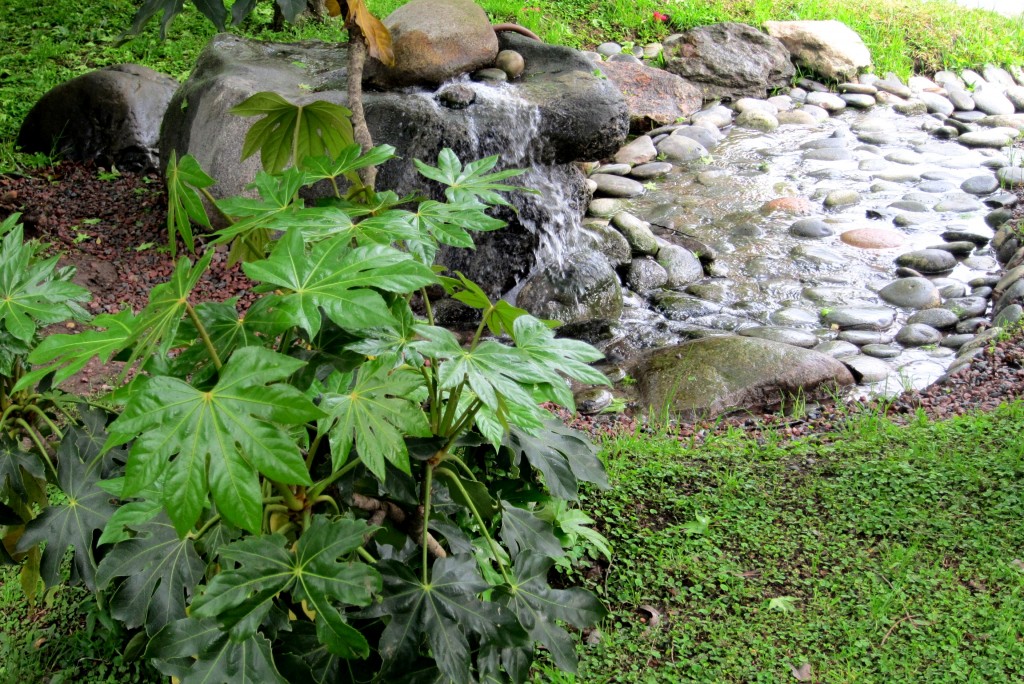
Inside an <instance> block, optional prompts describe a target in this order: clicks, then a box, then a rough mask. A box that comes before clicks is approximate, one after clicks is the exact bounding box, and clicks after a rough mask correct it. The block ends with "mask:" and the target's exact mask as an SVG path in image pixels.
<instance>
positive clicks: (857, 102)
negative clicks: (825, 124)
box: [839, 93, 878, 109]
mask: <svg viewBox="0 0 1024 684" xmlns="http://www.w3.org/2000/svg"><path fill="white" fill-rule="evenodd" d="M839 97H840V98H842V100H843V102H845V103H846V104H847V105H849V106H850V107H855V108H857V109H871V108H872V107H874V106H875V105H876V104H878V101H877V100H875V98H874V96H873V95H867V94H863V93H843V94H841V95H840V96H839Z"/></svg>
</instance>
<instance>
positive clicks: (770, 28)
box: [764, 20, 871, 81]
mask: <svg viewBox="0 0 1024 684" xmlns="http://www.w3.org/2000/svg"><path fill="white" fill-rule="evenodd" d="M764 28H765V30H766V31H767V32H768V35H770V36H772V37H774V38H778V39H779V40H780V41H782V44H783V45H785V46H786V49H787V50H789V52H790V53H791V54H792V55H793V59H794V61H796V63H797V64H799V65H801V66H803V67H805V68H807V69H810V70H811V71H813V72H814V73H816V74H818V75H819V76H821V77H823V78H826V79H831V80H834V81H848V80H850V79H852V78H853V77H854V76H856V75H857V73H858V72H859V71H860V70H861V69H867V68H868V67H870V66H871V51H870V50H868V48H867V46H866V45H865V44H864V41H863V40H861V37H860V36H859V35H857V32H856V31H854V30H853V29H851V28H850V27H849V26H847V25H846V24H844V23H843V22H841V21H835V20H829V21H766V22H765V23H764Z"/></svg>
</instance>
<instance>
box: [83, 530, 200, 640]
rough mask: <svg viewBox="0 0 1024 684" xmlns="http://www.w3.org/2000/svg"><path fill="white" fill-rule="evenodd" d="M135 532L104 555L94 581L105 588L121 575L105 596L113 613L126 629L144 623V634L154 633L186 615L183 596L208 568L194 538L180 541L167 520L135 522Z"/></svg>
mask: <svg viewBox="0 0 1024 684" xmlns="http://www.w3.org/2000/svg"><path fill="white" fill-rule="evenodd" d="M136 531H137V532H138V534H137V535H136V536H135V537H133V538H131V539H128V540H127V541H122V542H120V543H119V544H117V545H116V546H114V548H113V549H111V550H110V551H109V552H108V553H107V555H106V556H104V558H103V561H102V562H101V563H100V566H99V569H98V570H97V572H96V585H97V587H98V588H99V589H106V588H107V587H108V586H109V585H110V583H111V581H112V580H114V579H115V578H118V577H123V578H124V580H123V581H122V582H121V583H120V584H119V585H117V588H116V589H115V590H114V593H113V595H111V596H110V598H109V601H110V609H111V612H112V613H113V615H114V617H116V618H117V619H118V620H120V621H121V622H123V623H124V624H125V626H126V627H129V628H132V627H139V626H141V625H143V624H145V625H146V632H147V633H148V634H156V633H157V632H158V631H159V630H160V629H161V628H163V627H164V625H166V624H168V623H169V622H172V621H174V620H178V619H181V618H183V617H185V598H186V596H188V595H191V593H192V591H193V590H194V588H195V587H196V585H198V584H199V582H201V581H202V580H203V571H204V570H205V567H206V566H205V564H204V563H203V562H202V561H201V560H200V559H199V555H198V554H197V553H196V551H195V546H194V542H193V541H192V539H190V538H185V539H180V538H179V537H178V535H177V534H176V533H175V531H174V528H173V527H172V526H171V524H170V521H168V520H167V519H166V518H161V519H158V520H156V521H154V522H148V523H145V524H143V525H139V526H137V527H136Z"/></svg>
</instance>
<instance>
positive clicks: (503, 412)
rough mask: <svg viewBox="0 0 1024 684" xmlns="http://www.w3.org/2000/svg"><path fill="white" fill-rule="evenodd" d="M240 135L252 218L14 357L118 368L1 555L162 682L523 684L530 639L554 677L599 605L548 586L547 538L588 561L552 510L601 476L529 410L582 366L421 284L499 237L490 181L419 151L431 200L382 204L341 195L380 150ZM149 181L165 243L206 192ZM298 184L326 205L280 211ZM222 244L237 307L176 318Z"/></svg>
mask: <svg viewBox="0 0 1024 684" xmlns="http://www.w3.org/2000/svg"><path fill="white" fill-rule="evenodd" d="M279 100H280V98H277V99H275V98H272V97H268V96H265V95H263V96H260V97H258V98H257V99H254V100H251V101H249V102H247V103H243V106H242V107H241V109H240V110H239V111H240V112H241V113H243V114H254V113H256V114H259V113H260V112H259V111H258V110H259V109H260V107H265V108H266V111H264V112H262V113H263V114H264V117H265V118H264V119H262V120H261V121H262V122H265V121H267V119H268V118H269V117H270V116H271V112H272V111H276V112H278V113H279V114H280V113H281V112H283V110H284V109H285V108H286V105H287V103H285V105H282V103H281V101H279ZM261 102H262V104H260V103H261ZM331 107H333V105H325V106H324V107H321V108H320V109H321V113H322V114H323V115H324V116H327V117H328V118H330V116H334V115H337V116H341V115H343V113H344V112H343V111H342V110H340V108H338V109H331ZM285 118H287V117H285ZM300 120H301V121H300ZM302 121H305V122H306V123H305V124H303V123H302ZM295 125H296V126H302V125H306V126H312V124H310V123H309V118H303V117H296V122H295ZM285 128H286V129H287V126H285ZM253 130H254V131H255V133H252V132H250V133H251V134H250V138H249V140H248V141H247V143H246V151H247V153H251V154H255V153H256V152H261V154H263V159H264V162H265V164H266V162H267V160H268V159H270V160H274V161H273V162H272V163H269V164H266V166H267V168H265V170H264V171H263V172H261V173H260V174H259V175H258V176H257V177H256V178H255V180H254V183H253V186H252V187H253V188H254V189H255V190H256V192H257V194H258V197H257V198H228V199H222V200H216V202H215V207H216V210H217V212H218V213H219V214H220V219H221V223H222V224H226V225H225V227H223V228H221V229H220V230H219V231H216V232H215V233H213V235H212V239H211V240H210V243H209V244H207V245H206V251H205V253H203V254H202V255H201V256H199V257H198V259H197V261H196V262H195V263H193V262H192V260H191V259H190V258H188V257H182V258H180V260H179V261H178V264H177V268H176V270H175V271H174V273H173V275H172V277H171V279H170V280H169V282H167V283H165V284H162V285H160V286H158V287H156V288H154V289H153V291H152V292H151V295H150V299H149V304H148V306H146V307H145V308H144V309H143V310H142V311H140V312H138V313H133V312H131V311H122V312H120V313H118V314H114V315H103V316H99V317H97V318H96V319H95V320H94V321H93V328H92V329H90V330H87V331H84V332H81V333H79V334H77V335H55V336H52V337H49V338H47V339H45V340H44V341H43V342H42V343H41V344H40V345H39V346H38V347H37V348H36V349H35V350H34V351H33V352H32V353H31V355H30V360H31V361H32V362H33V363H35V364H38V366H39V370H38V371H37V373H42V374H52V377H53V380H54V382H60V381H61V380H63V379H65V378H67V377H69V376H70V375H71V374H73V373H74V372H76V371H77V370H78V369H80V368H81V367H82V366H83V364H85V363H86V362H87V361H88V360H89V359H91V358H94V357H99V358H100V359H101V360H102V361H109V360H111V359H113V358H117V359H119V360H122V361H124V362H125V363H126V369H130V370H133V371H134V376H133V377H132V379H131V380H130V381H129V382H127V383H126V384H125V385H124V386H123V387H122V388H120V389H118V390H116V391H115V392H114V393H113V394H112V395H111V396H110V397H108V398H107V399H106V401H107V402H108V404H109V405H110V407H111V411H110V413H109V414H106V416H105V415H104V414H103V413H101V412H98V411H94V410H90V411H84V412H83V421H82V426H81V427H79V428H76V429H75V430H73V431H70V432H68V434H65V435H64V440H63V442H62V443H61V445H60V448H59V451H60V453H59V454H58V456H59V458H58V462H57V464H56V468H57V471H58V472H57V473H56V474H55V477H54V480H55V482H56V484H58V485H59V486H60V487H61V489H63V491H64V493H65V495H66V497H67V503H66V504H63V505H61V506H54V507H52V508H50V509H48V510H47V511H46V512H45V513H44V514H43V515H42V516H40V517H39V518H37V519H35V520H32V521H31V522H29V523H28V525H27V527H26V529H25V531H24V534H23V536H22V537H21V540H20V541H19V543H18V546H17V548H18V550H19V551H21V552H26V551H27V550H29V549H35V550H38V548H39V547H38V546H37V544H38V542H40V541H42V540H45V541H46V544H45V547H44V548H43V549H42V568H43V573H42V574H43V578H44V579H45V581H46V582H47V583H52V582H55V581H57V580H58V575H59V566H60V562H61V559H63V558H64V556H65V553H66V552H67V550H68V549H69V547H71V548H73V554H74V555H73V564H72V565H73V568H74V572H75V576H76V577H78V578H81V579H82V580H83V581H85V583H86V584H87V585H88V586H89V587H91V588H93V589H94V590H95V591H96V593H97V595H98V596H99V597H100V598H101V600H102V602H103V604H104V605H105V606H107V607H108V609H109V612H110V614H112V616H113V617H114V618H116V619H117V620H120V621H121V622H122V623H123V624H124V625H125V626H126V627H127V628H129V629H131V630H137V632H136V635H135V637H134V639H133V646H134V648H135V650H144V654H145V656H146V657H147V658H149V659H151V660H152V662H153V663H154V664H155V666H156V667H157V668H158V669H159V670H160V671H161V672H163V673H165V674H168V675H172V676H175V677H178V678H179V679H180V680H181V681H182V682H230V683H232V684H234V683H237V682H261V683H265V682H310V681H312V682H343V681H351V682H371V681H374V682H384V681H386V682H399V681H409V682H413V681H415V682H420V681H424V682H427V681H429V682H435V681H436V682H459V683H463V682H472V681H481V682H483V681H487V682H501V681H513V682H522V681H524V680H526V679H527V677H528V673H529V669H530V666H531V663H532V662H533V660H534V658H535V655H536V654H537V652H538V647H540V648H543V649H544V650H546V652H547V656H546V657H548V658H550V660H551V661H553V663H554V664H555V665H556V666H557V667H559V668H562V669H564V670H567V671H573V670H574V669H575V666H576V655H575V645H574V641H573V639H572V638H571V635H570V634H569V632H568V631H567V628H569V627H575V628H583V627H586V626H589V625H593V624H594V623H595V622H596V621H598V620H599V619H600V618H601V617H602V616H603V615H604V609H603V607H602V605H601V604H600V602H599V601H598V600H597V598H596V597H595V596H594V595H593V594H591V593H589V592H588V591H585V590H584V589H582V588H568V589H566V588H554V587H552V586H551V585H550V584H549V574H550V571H551V569H552V567H553V565H554V564H555V563H556V562H564V561H565V559H566V558H567V557H568V556H569V555H570V552H572V553H575V554H576V555H577V556H578V553H579V552H578V549H568V548H567V545H569V544H574V543H577V542H579V541H580V540H584V539H586V540H590V542H591V544H592V547H591V548H592V549H593V550H594V551H595V552H600V553H607V552H608V549H607V546H606V545H605V543H604V540H603V538H602V537H601V536H600V535H599V534H597V533H596V532H595V531H593V530H590V529H588V528H586V527H585V525H584V523H585V522H587V521H588V519H586V518H585V516H582V514H581V513H580V512H579V511H578V510H575V509H573V508H572V507H571V506H568V505H566V502H567V501H570V502H571V501H573V500H576V499H577V497H578V490H579V488H580V486H581V483H583V482H587V483H592V484H593V485H595V486H598V487H605V486H607V480H606V476H605V473H604V470H603V467H602V465H601V463H600V461H599V460H598V458H597V456H596V451H595V449H594V447H593V446H592V445H591V444H590V443H589V441H588V440H587V439H586V438H585V437H584V436H583V435H581V434H579V433H577V432H575V431H573V430H570V429H568V428H566V427H564V426H563V425H562V423H560V422H559V421H558V420H556V419H554V417H553V416H552V415H551V414H550V413H549V412H548V411H547V410H546V409H545V408H543V407H542V404H543V403H544V402H553V403H556V404H559V405H562V406H566V407H569V408H572V406H573V397H572V393H571V391H570V389H569V386H568V384H567V378H572V379H575V380H577V381H580V382H584V383H604V382H606V381H605V379H604V376H603V375H602V374H601V373H600V372H598V371H597V370H595V369H593V368H592V367H591V366H590V365H589V364H590V363H592V362H594V361H596V360H598V359H599V358H600V354H599V353H598V352H597V351H596V350H594V349H593V348H592V347H590V346H589V345H587V344H584V343H582V342H578V341H574V340H569V339H561V338H558V337H556V336H555V334H554V331H553V329H552V327H551V324H550V322H546V321H541V320H538V319H536V318H534V317H533V316H530V315H529V314H527V313H526V312H525V311H523V310H521V309H518V308H516V307H514V306H512V305H510V304H508V303H507V302H504V301H497V302H495V301H491V300H490V299H489V298H488V297H487V296H486V294H485V293H484V291H483V290H482V289H481V288H479V287H478V286H477V285H475V284H474V283H472V282H471V281H469V280H468V279H467V278H465V277H464V276H462V275H461V274H458V273H456V274H453V275H452V276H445V275H442V273H443V269H442V268H440V267H437V266H435V265H434V258H435V256H436V254H437V252H438V249H439V246H440V245H451V246H456V247H465V248H471V247H472V246H473V239H472V232H473V231H481V230H494V229H497V228H499V227H500V226H501V225H502V224H501V222H500V221H498V220H496V219H494V218H492V217H490V216H488V215H487V213H486V211H485V210H486V209H487V207H488V205H490V204H494V203H503V202H505V201H506V200H505V199H504V197H503V196H502V193H504V192H507V191H511V190H514V188H512V187H510V186H507V185H505V184H503V183H502V181H504V180H505V179H507V178H509V177H511V176H513V175H515V172H512V171H501V172H494V171H493V168H494V166H495V164H496V161H497V160H496V158H494V157H491V158H487V159H483V160H480V161H476V162H473V163H471V164H467V165H465V166H463V165H462V164H461V163H460V161H459V160H458V159H457V158H456V156H455V155H454V154H453V153H452V152H450V151H448V150H445V151H442V152H441V153H440V155H439V157H438V160H437V166H430V165H427V164H425V163H423V162H419V161H417V162H416V163H417V166H418V168H419V170H420V172H421V173H422V174H423V175H424V176H425V177H426V178H428V179H430V180H432V181H434V182H437V183H439V184H441V185H443V186H444V187H445V188H446V189H445V192H444V197H445V199H444V200H443V201H437V200H430V199H425V198H422V197H399V196H397V195H395V194H394V193H392V192H377V191H374V190H373V189H372V188H371V187H368V186H366V185H364V184H361V183H360V181H359V179H360V175H359V174H358V172H359V171H360V170H361V169H364V168H365V167H367V166H370V165H376V164H379V163H381V162H383V161H385V160H387V159H389V158H390V157H391V156H392V155H393V152H394V151H393V149H392V148H390V147H387V146H380V147H376V148H373V149H370V150H369V151H368V152H367V153H365V154H363V153H361V152H360V148H359V147H358V146H357V145H352V144H348V143H346V141H345V140H344V136H341V137H338V136H332V135H327V136H322V135H314V134H312V133H311V132H310V131H311V129H310V128H306V129H302V130H300V131H299V132H300V135H295V132H296V131H295V129H294V128H293V129H291V133H292V135H291V136H290V137H289V136H281V135H277V134H273V133H272V132H270V131H269V130H268V128H267V126H266V125H263V126H262V127H261V125H260V123H259V122H258V123H257V125H256V126H254V128H253ZM307 133H310V135H309V136H307V135H306V134H307ZM300 139H307V140H313V141H314V142H313V143H312V144H310V145H306V146H304V147H301V148H300V147H297V146H296V143H295V141H296V140H300ZM167 177H168V179H169V183H170V184H171V186H172V187H171V188H170V191H169V195H170V197H171V203H172V207H171V219H170V221H171V231H172V232H171V235H172V237H174V235H175V233H176V232H178V231H179V230H180V229H181V226H182V225H184V224H182V223H181V222H180V220H181V217H182V216H185V217H191V219H193V220H195V221H197V222H199V223H203V224H207V225H208V224H209V223H210V222H209V220H208V219H206V217H205V215H204V216H200V215H199V214H200V212H204V211H205V209H204V208H203V203H202V202H201V200H200V198H201V197H202V196H203V195H204V194H205V195H206V197H207V198H208V199H212V197H211V196H210V195H209V193H208V192H207V191H206V188H207V187H208V186H209V184H210V183H212V179H210V178H209V177H208V176H206V175H205V173H203V172H202V170H201V169H200V168H199V166H198V164H196V162H195V160H194V159H193V158H191V157H184V158H182V159H181V160H180V161H178V160H175V161H173V162H172V164H171V168H169V169H168V173H167ZM314 184H319V185H318V186H317V187H318V188H324V187H326V188H329V189H330V192H329V195H330V196H329V197H327V198H325V199H323V200H320V201H317V202H315V203H307V202H306V201H304V200H303V199H301V198H300V194H299V191H300V190H301V189H303V188H309V187H311V186H313V185H314ZM343 189H344V191H343ZM204 219H206V220H204ZM271 237H273V239H271ZM228 242H231V243H233V244H234V247H233V251H234V255H235V256H236V257H237V258H239V259H242V260H243V268H244V271H245V273H246V274H247V275H248V277H249V278H250V279H251V280H252V281H253V282H254V283H255V287H254V297H253V298H252V300H251V301H248V302H246V304H247V306H245V307H243V306H242V305H241V303H240V302H239V301H236V300H230V301H227V302H198V303H193V301H192V298H191V296H190V292H191V290H192V288H193V287H194V286H195V284H196V282H197V281H198V280H199V278H200V277H201V275H202V274H203V273H204V272H205V271H206V270H207V269H209V268H210V264H211V258H212V255H213V253H214V251H213V250H214V248H215V246H216V245H217V244H219V243H228ZM438 295H448V296H452V297H454V298H455V299H457V300H459V301H461V302H462V303H463V304H465V305H467V306H469V307H472V308H474V309H476V310H477V311H478V313H479V325H478V327H477V328H476V329H475V331H473V332H467V333H466V334H465V335H464V336H462V337H460V336H459V335H458V334H456V333H455V332H452V331H450V330H448V329H446V328H443V327H440V326H438V325H437V324H436V323H435V321H434V318H433V313H432V300H433V299H434V298H435V297H437V296H438ZM581 516H582V517H581Z"/></svg>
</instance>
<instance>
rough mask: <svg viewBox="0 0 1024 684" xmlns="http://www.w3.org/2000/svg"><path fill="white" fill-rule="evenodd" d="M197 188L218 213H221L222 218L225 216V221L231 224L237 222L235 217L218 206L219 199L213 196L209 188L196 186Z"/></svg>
mask: <svg viewBox="0 0 1024 684" xmlns="http://www.w3.org/2000/svg"><path fill="white" fill-rule="evenodd" d="M196 189H197V190H199V192H201V193H202V194H203V197H205V198H206V201H207V202H209V203H210V205H211V206H212V207H213V208H214V210H215V211H216V212H217V213H218V214H220V216H221V218H223V219H224V220H225V221H227V222H228V224H229V225H234V224H235V219H234V218H233V217H231V216H229V215H228V214H227V213H225V212H224V210H223V209H221V208H220V207H218V206H217V200H215V199H214V198H213V195H211V194H210V191H209V190H207V189H206V188H196Z"/></svg>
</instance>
